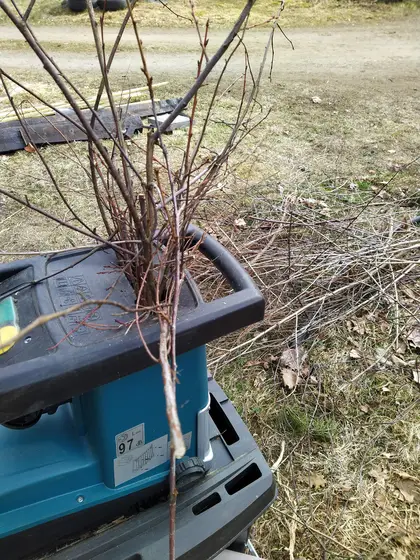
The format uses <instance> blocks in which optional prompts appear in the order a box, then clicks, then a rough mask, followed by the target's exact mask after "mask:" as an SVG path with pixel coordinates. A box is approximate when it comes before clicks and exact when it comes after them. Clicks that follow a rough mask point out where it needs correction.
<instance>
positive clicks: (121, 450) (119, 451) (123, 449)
mask: <svg viewBox="0 0 420 560" xmlns="http://www.w3.org/2000/svg"><path fill="white" fill-rule="evenodd" d="M142 445H144V423H143V424H139V425H138V426H134V428H130V429H129V430H126V431H125V432H121V433H120V434H117V435H116V436H115V452H116V455H117V457H121V455H124V454H125V453H128V452H129V451H133V450H134V449H138V448H139V447H141V446H142Z"/></svg>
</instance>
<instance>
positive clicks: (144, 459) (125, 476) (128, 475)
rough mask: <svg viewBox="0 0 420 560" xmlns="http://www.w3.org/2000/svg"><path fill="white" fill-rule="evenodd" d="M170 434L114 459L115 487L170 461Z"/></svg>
mask: <svg viewBox="0 0 420 560" xmlns="http://www.w3.org/2000/svg"><path fill="white" fill-rule="evenodd" d="M168 459H169V455H168V434H166V435H164V436H162V437H160V438H158V439H155V440H154V441H150V442H149V443H146V444H145V445H143V446H142V447H139V448H137V449H134V450H133V451H130V452H129V453H125V454H124V455H122V456H120V457H117V458H116V459H114V479H115V486H119V485H120V484H123V483H124V482H127V481H128V480H131V479H132V478H136V476H139V475H141V474H143V473H145V472H147V471H150V470H151V469H154V468H155V467H158V466H159V465H163V463H166V461H168Z"/></svg>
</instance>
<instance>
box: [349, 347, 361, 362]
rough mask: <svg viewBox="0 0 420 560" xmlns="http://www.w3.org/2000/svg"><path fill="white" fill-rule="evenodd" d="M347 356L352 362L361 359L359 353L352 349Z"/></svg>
mask: <svg viewBox="0 0 420 560" xmlns="http://www.w3.org/2000/svg"><path fill="white" fill-rule="evenodd" d="M349 356H350V358H352V359H353V360H360V358H361V357H362V356H361V355H360V354H359V352H358V351H357V350H356V349H355V348H352V349H351V350H350V352H349Z"/></svg>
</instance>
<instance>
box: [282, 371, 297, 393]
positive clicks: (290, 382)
mask: <svg viewBox="0 0 420 560" xmlns="http://www.w3.org/2000/svg"><path fill="white" fill-rule="evenodd" d="M281 375H282V378H283V384H284V386H285V387H287V388H288V389H294V388H295V387H296V385H297V384H298V383H299V381H300V380H299V376H298V374H297V373H296V371H293V370H292V369H290V368H283V369H282V370H281Z"/></svg>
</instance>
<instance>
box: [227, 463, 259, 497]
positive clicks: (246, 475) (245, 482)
mask: <svg viewBox="0 0 420 560" xmlns="http://www.w3.org/2000/svg"><path fill="white" fill-rule="evenodd" d="M259 478H261V471H260V469H259V468H258V465H256V464H255V463H252V465H249V467H247V468H246V469H244V470H243V471H242V472H241V473H239V474H238V475H237V476H235V478H234V479H233V480H230V481H229V482H228V483H227V484H226V486H225V488H226V492H227V493H228V494H229V495H230V496H232V494H236V493H237V492H239V490H243V489H244V488H246V487H247V486H249V485H250V484H252V483H253V482H255V481H256V480H258V479H259Z"/></svg>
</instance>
